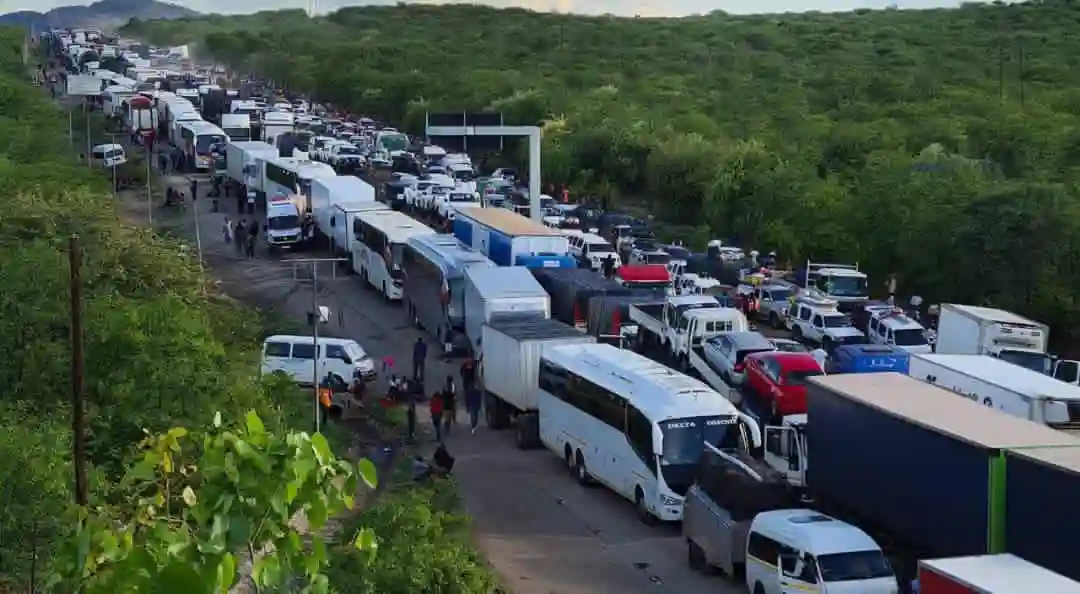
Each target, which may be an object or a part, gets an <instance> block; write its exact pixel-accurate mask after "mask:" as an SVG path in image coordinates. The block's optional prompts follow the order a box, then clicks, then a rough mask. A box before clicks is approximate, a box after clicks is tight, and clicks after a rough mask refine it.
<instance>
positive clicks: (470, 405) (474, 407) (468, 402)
mask: <svg viewBox="0 0 1080 594" xmlns="http://www.w3.org/2000/svg"><path fill="white" fill-rule="evenodd" d="M483 401H484V400H483V395H482V394H481V393H480V390H479V389H477V387H476V385H475V384H474V385H472V386H469V387H466V388H465V410H467V411H468V412H469V429H470V430H471V431H472V434H473V435H476V426H477V425H479V424H480V407H481V406H482V405H483Z"/></svg>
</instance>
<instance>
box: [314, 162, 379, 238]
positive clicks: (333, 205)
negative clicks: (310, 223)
mask: <svg viewBox="0 0 1080 594" xmlns="http://www.w3.org/2000/svg"><path fill="white" fill-rule="evenodd" d="M384 208H388V207H387V206H386V205H385V204H383V203H381V202H379V201H377V200H376V199H375V188H373V187H371V184H369V183H367V182H365V181H364V180H362V179H360V178H358V177H355V176H352V175H338V176H335V177H320V178H315V179H313V180H311V214H312V219H314V221H315V229H316V231H317V232H318V234H319V235H321V236H322V237H323V238H324V239H325V240H326V241H327V243H328V244H329V245H330V248H331V251H332V252H333V253H335V254H345V255H348V254H349V253H350V252H349V249H350V248H349V240H350V239H351V237H352V231H353V229H352V227H353V221H354V220H355V218H356V216H355V215H356V213H358V212H362V211H364V210H378V209H384ZM350 213H352V216H350Z"/></svg>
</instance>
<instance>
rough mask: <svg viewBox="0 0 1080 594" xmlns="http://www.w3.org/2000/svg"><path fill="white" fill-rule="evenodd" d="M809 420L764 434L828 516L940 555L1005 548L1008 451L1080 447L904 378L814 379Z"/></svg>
mask: <svg viewBox="0 0 1080 594" xmlns="http://www.w3.org/2000/svg"><path fill="white" fill-rule="evenodd" d="M805 418H806V419H808V421H807V422H806V423H805V424H804V425H803V426H802V428H801V429H800V430H795V431H792V430H791V429H789V428H787V427H784V428H780V429H778V428H776V427H767V428H766V429H765V451H766V455H765V460H766V462H767V463H769V465H770V466H772V467H773V468H775V469H777V470H779V471H780V472H785V473H788V476H789V477H790V476H791V472H792V469H794V468H804V469H805V474H804V476H805V479H804V483H803V485H804V488H805V492H806V494H807V495H808V496H809V497H810V498H811V499H813V500H814V501H815V502H817V503H816V505H817V506H818V507H820V508H821V509H822V510H823V511H826V512H830V511H832V510H835V513H836V514H839V517H845V518H847V519H849V520H853V521H855V523H856V524H857V525H859V526H861V527H862V528H863V529H868V530H871V534H874V533H876V532H879V533H884V534H886V535H888V539H889V542H892V543H895V544H896V545H897V546H898V547H899V548H900V549H901V550H903V551H908V552H913V551H915V552H919V553H922V554H923V555H932V556H956V555H982V554H987V553H1000V552H1003V551H1004V550H1005V529H1006V508H1005V506H1006V500H1005V492H1006V473H1005V469H1006V452H1007V451H1008V450H1010V449H1020V450H1023V449H1026V448H1042V447H1061V446H1072V445H1075V444H1077V443H1078V442H1077V439H1076V438H1075V437H1072V436H1070V435H1067V434H1064V433H1061V432H1058V431H1054V430H1052V429H1050V428H1048V427H1044V426H1041V425H1037V424H1035V423H1031V422H1028V421H1026V420H1023V419H1019V418H1016V417H1012V416H1009V415H1004V414H1001V413H1000V412H999V411H996V410H992V409H990V408H987V407H985V406H982V405H980V404H977V403H975V402H972V401H971V400H968V399H965V398H956V397H955V396H953V395H952V394H950V393H949V392H947V391H945V390H943V389H941V388H938V387H935V386H931V385H929V384H926V383H923V382H920V381H917V380H915V379H913V378H911V377H908V376H904V375H901V374H898V373H868V374H847V375H842V374H838V375H828V376H818V377H812V378H810V379H809V381H808V383H807V414H806V417H805ZM811 458H812V459H813V461H812V462H810V459H811ZM1008 475H1009V478H1010V479H1011V478H1012V477H1013V473H1012V470H1009V472H1008ZM1013 503H1014V499H1013V497H1012V494H1011V493H1010V499H1009V503H1008V505H1009V506H1012V505H1013ZM1043 507H1044V508H1046V509H1051V508H1049V507H1046V506H1043ZM1062 511H1064V510H1062ZM880 540H881V539H879V541H880Z"/></svg>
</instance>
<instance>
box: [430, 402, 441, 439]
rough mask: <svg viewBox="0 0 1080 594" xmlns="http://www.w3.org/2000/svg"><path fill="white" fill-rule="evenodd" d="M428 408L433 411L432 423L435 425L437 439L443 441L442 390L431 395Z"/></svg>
mask: <svg viewBox="0 0 1080 594" xmlns="http://www.w3.org/2000/svg"><path fill="white" fill-rule="evenodd" d="M428 410H429V411H431V424H432V425H434V426H435V441H442V426H443V399H442V394H441V393H440V392H435V393H434V394H432V395H431V402H429V403H428Z"/></svg>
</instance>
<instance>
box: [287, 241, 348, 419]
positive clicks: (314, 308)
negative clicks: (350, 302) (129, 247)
mask: <svg viewBox="0 0 1080 594" xmlns="http://www.w3.org/2000/svg"><path fill="white" fill-rule="evenodd" d="M348 261H349V259H348V258H303V259H296V260H292V261H291V262H292V264H293V279H294V280H300V277H299V275H298V274H297V272H298V268H299V267H300V266H308V265H310V266H311V313H309V314H308V322H309V323H310V324H311V344H312V345H313V347H314V354H313V358H312V361H311V371H312V379H313V381H312V384H313V385H314V393H313V396H314V400H315V402H314V411H315V432H316V433H318V432H319V431H320V430H321V429H322V415H321V414H320V413H321V410H320V409H321V407H322V403H321V402H320V399H319V396H320V393H319V392H320V391H321V390H322V378H321V377H319V358H320V356H319V355H320V351H319V324H325V323H326V322H328V321H329V316H330V310H329V309H327V310H325V315H324V311H323V309H322V308H320V307H319V265H320V264H322V263H323V262H330V263H331V264H332V265H331V267H330V271H331V275H330V280H337V267H336V266H335V265H336V264H337V263H338V262H348ZM342 379H344V380H345V381H346V382H348V381H350V380H351V379H352V378H342Z"/></svg>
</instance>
